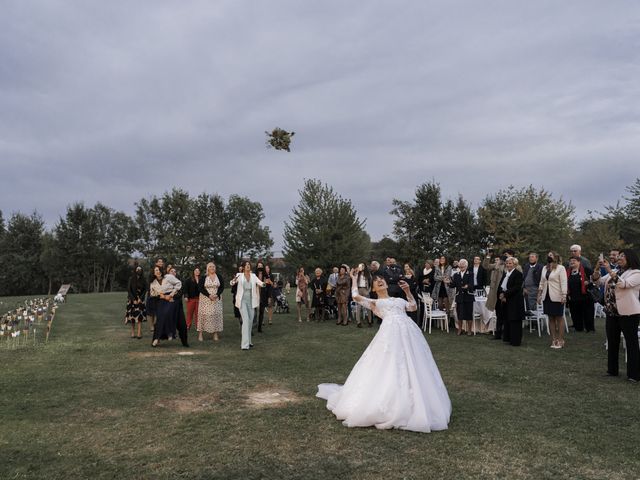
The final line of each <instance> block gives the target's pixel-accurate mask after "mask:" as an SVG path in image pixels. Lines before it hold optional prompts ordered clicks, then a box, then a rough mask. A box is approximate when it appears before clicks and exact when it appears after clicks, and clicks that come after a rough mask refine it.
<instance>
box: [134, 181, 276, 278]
mask: <svg viewBox="0 0 640 480" xmlns="http://www.w3.org/2000/svg"><path fill="white" fill-rule="evenodd" d="M136 205H137V209H136V223H137V225H138V229H139V230H138V231H139V239H138V242H137V244H136V245H137V248H138V250H139V251H141V252H142V253H143V254H144V255H145V256H147V257H148V258H153V257H165V258H167V259H169V261H171V262H173V263H175V264H176V265H178V266H180V267H185V266H189V267H190V266H193V265H194V264H196V263H204V262H207V261H209V260H214V261H215V262H217V263H220V264H223V265H226V266H227V267H229V266H230V265H231V264H233V263H235V262H237V261H239V260H240V259H241V258H243V257H245V256H249V257H255V256H267V255H268V254H269V249H270V248H271V247H272V245H273V240H272V239H271V234H270V231H269V228H268V227H266V226H263V225H262V222H263V220H264V212H263V209H262V205H261V204H260V203H258V202H253V201H251V200H249V199H248V198H246V197H241V196H239V195H232V196H231V197H230V198H229V201H228V203H226V204H225V202H224V200H223V199H222V197H220V196H219V195H217V194H206V193H203V194H201V195H199V196H198V197H195V198H193V197H191V196H190V195H189V193H188V192H186V191H184V190H181V189H173V190H172V191H171V192H166V193H164V194H163V195H162V196H161V197H156V196H153V197H151V198H149V199H142V200H140V201H139V202H138V203H137V204H136Z"/></svg>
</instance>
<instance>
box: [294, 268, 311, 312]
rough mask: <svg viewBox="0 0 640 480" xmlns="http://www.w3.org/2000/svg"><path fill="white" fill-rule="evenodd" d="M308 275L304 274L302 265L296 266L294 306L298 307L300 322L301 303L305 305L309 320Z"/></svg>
mask: <svg viewBox="0 0 640 480" xmlns="http://www.w3.org/2000/svg"><path fill="white" fill-rule="evenodd" d="M308 286H309V277H307V276H306V275H305V274H304V267H298V273H297V274H296V306H297V307H298V322H302V305H303V304H304V305H305V306H306V307H307V322H308V321H309V316H310V312H309V295H308V293H307V290H308Z"/></svg>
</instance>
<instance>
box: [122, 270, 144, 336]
mask: <svg viewBox="0 0 640 480" xmlns="http://www.w3.org/2000/svg"><path fill="white" fill-rule="evenodd" d="M147 288H148V285H147V282H146V280H145V278H144V275H143V273H142V267H140V266H138V267H136V270H135V271H134V272H133V275H131V278H130V279H129V287H128V289H127V291H128V295H127V314H126V317H125V323H131V338H137V339H138V340H139V339H141V338H142V322H146V321H147V311H146V308H145V303H144V297H145V296H146V295H147ZM136 325H138V334H137V335H136V331H135V330H136Z"/></svg>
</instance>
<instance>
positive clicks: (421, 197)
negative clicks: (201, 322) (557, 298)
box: [0, 178, 640, 295]
mask: <svg viewBox="0 0 640 480" xmlns="http://www.w3.org/2000/svg"><path fill="white" fill-rule="evenodd" d="M299 195H300V199H299V202H298V204H297V205H296V206H295V207H294V208H293V209H292V212H291V214H290V216H289V218H288V220H287V221H286V222H285V225H284V234H283V245H284V247H283V254H284V259H285V261H286V264H287V265H288V270H289V271H291V270H293V269H294V268H295V267H297V266H304V267H306V268H313V267H316V266H320V267H322V268H325V269H327V268H330V267H332V266H336V265H340V264H342V263H347V264H349V265H354V264H356V263H357V262H360V261H364V260H367V261H368V260H372V259H377V260H383V259H384V258H386V257H389V256H392V257H395V258H397V259H398V260H400V261H409V262H412V263H414V264H421V263H422V262H423V261H424V259H426V258H433V257H434V256H436V255H441V254H444V255H448V256H451V257H458V258H461V257H467V258H470V257H473V256H474V255H477V254H479V253H482V252H484V251H485V250H486V248H487V247H488V246H490V245H491V246H493V247H494V248H495V249H506V248H512V249H514V250H515V251H516V252H518V254H519V255H520V256H521V257H524V256H525V255H526V254H527V252H529V251H537V252H538V253H544V252H546V251H548V250H556V251H558V252H561V253H566V251H567V249H568V246H569V245H570V244H572V243H579V244H581V246H582V249H583V252H584V254H585V255H587V256H588V257H589V258H591V259H595V257H597V256H598V254H599V253H600V252H607V251H608V250H609V249H610V248H613V247H617V248H623V247H633V246H638V245H640V178H638V179H636V180H635V183H633V184H632V185H630V186H628V187H626V189H625V192H624V193H623V194H622V196H621V198H620V200H619V201H618V202H617V203H616V205H613V206H604V207H603V211H601V212H588V215H587V217H586V218H584V219H582V220H580V221H577V220H576V216H575V207H574V206H573V205H572V203H571V202H570V201H567V200H565V199H563V198H561V197H560V198H556V197H555V196H554V195H553V194H552V193H550V192H548V191H546V190H545V189H544V188H536V187H534V186H527V187H521V188H516V187H513V186H509V187H507V188H504V189H501V190H499V191H497V192H495V193H493V194H490V195H487V196H486V197H485V198H484V199H483V200H482V201H481V202H480V204H479V205H478V207H477V208H473V207H472V205H471V204H470V203H469V202H468V201H467V200H465V199H464V197H463V196H462V195H458V196H457V197H456V198H453V199H452V198H445V197H444V196H443V193H442V189H441V187H440V185H439V183H438V182H436V181H435V180H431V181H427V182H425V183H422V184H421V185H418V186H417V187H416V190H415V194H414V197H413V198H412V199H411V200H400V199H393V200H392V203H391V210H390V214H391V215H392V216H393V217H394V222H393V231H392V232H390V235H389V236H384V237H383V238H382V239H380V240H379V241H375V242H372V241H371V238H370V236H369V235H368V233H367V231H366V219H364V218H360V216H359V215H358V212H357V210H356V208H355V207H354V205H353V204H352V203H351V201H350V200H349V199H347V198H344V197H342V196H341V195H340V194H339V193H338V192H336V191H335V190H334V189H333V188H332V187H331V186H329V185H327V184H325V183H323V182H321V181H320V180H316V179H308V180H305V181H304V184H303V186H302V188H301V189H300V190H299ZM264 219H265V215H264V212H263V208H262V205H261V204H260V203H259V202H255V201H252V200H250V199H249V198H247V197H242V196H239V195H231V196H230V197H229V198H228V199H227V200H225V199H224V198H222V197H221V196H220V195H218V194H209V193H202V194H200V195H198V196H191V195H189V193H187V192H186V191H184V190H181V189H173V190H171V191H169V192H165V193H164V194H162V195H160V196H151V197H149V198H143V199H141V200H140V201H138V202H137V203H136V209H135V213H134V214H133V215H127V214H126V213H124V212H120V211H116V210H114V209H112V208H110V207H108V206H106V205H103V204H101V203H97V204H96V205H94V206H93V207H87V206H85V205H84V204H82V203H76V204H73V205H70V206H69V207H67V210H66V212H65V214H64V215H63V216H61V217H60V218H59V220H58V222H57V223H56V224H55V225H54V226H53V227H52V228H51V229H46V228H45V224H44V221H43V219H42V217H41V216H40V215H39V214H38V213H37V212H34V213H32V214H30V215H27V214H24V213H19V212H18V213H14V214H12V215H11V217H10V218H8V219H7V220H6V221H5V219H4V217H3V215H2V212H1V211H0V266H1V267H2V268H0V295H20V294H27V293H47V292H53V291H55V290H56V289H57V288H58V286H59V285H60V284H62V283H72V284H73V285H74V289H75V291H78V292H104V291H111V290H119V289H122V288H124V287H125V286H126V282H127V280H128V277H129V275H130V273H131V265H130V263H131V261H132V259H133V258H138V259H139V260H138V261H140V262H146V265H147V267H148V266H150V264H151V262H152V260H153V259H155V258H157V257H163V258H166V259H167V260H168V261H169V262H171V263H173V264H175V265H177V266H179V267H182V268H183V270H185V271H186V270H187V269H189V268H190V267H192V266H193V265H195V264H196V262H201V261H203V259H206V260H214V261H215V262H216V263H218V265H220V267H221V268H222V269H223V270H225V269H226V270H227V271H229V270H230V269H234V268H235V265H237V264H238V262H239V261H240V260H241V259H242V258H245V257H248V258H253V259H255V258H269V257H270V255H271V248H272V247H273V239H272V237H271V231H270V229H269V227H268V226H265V225H264V224H263V223H264ZM147 270H148V269H147ZM285 273H287V272H285Z"/></svg>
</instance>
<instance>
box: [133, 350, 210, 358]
mask: <svg viewBox="0 0 640 480" xmlns="http://www.w3.org/2000/svg"><path fill="white" fill-rule="evenodd" d="M208 354H209V352H205V351H202V350H151V351H148V352H129V354H128V355H129V357H130V358H150V357H170V356H175V355H178V356H180V357H190V356H193V355H208Z"/></svg>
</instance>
